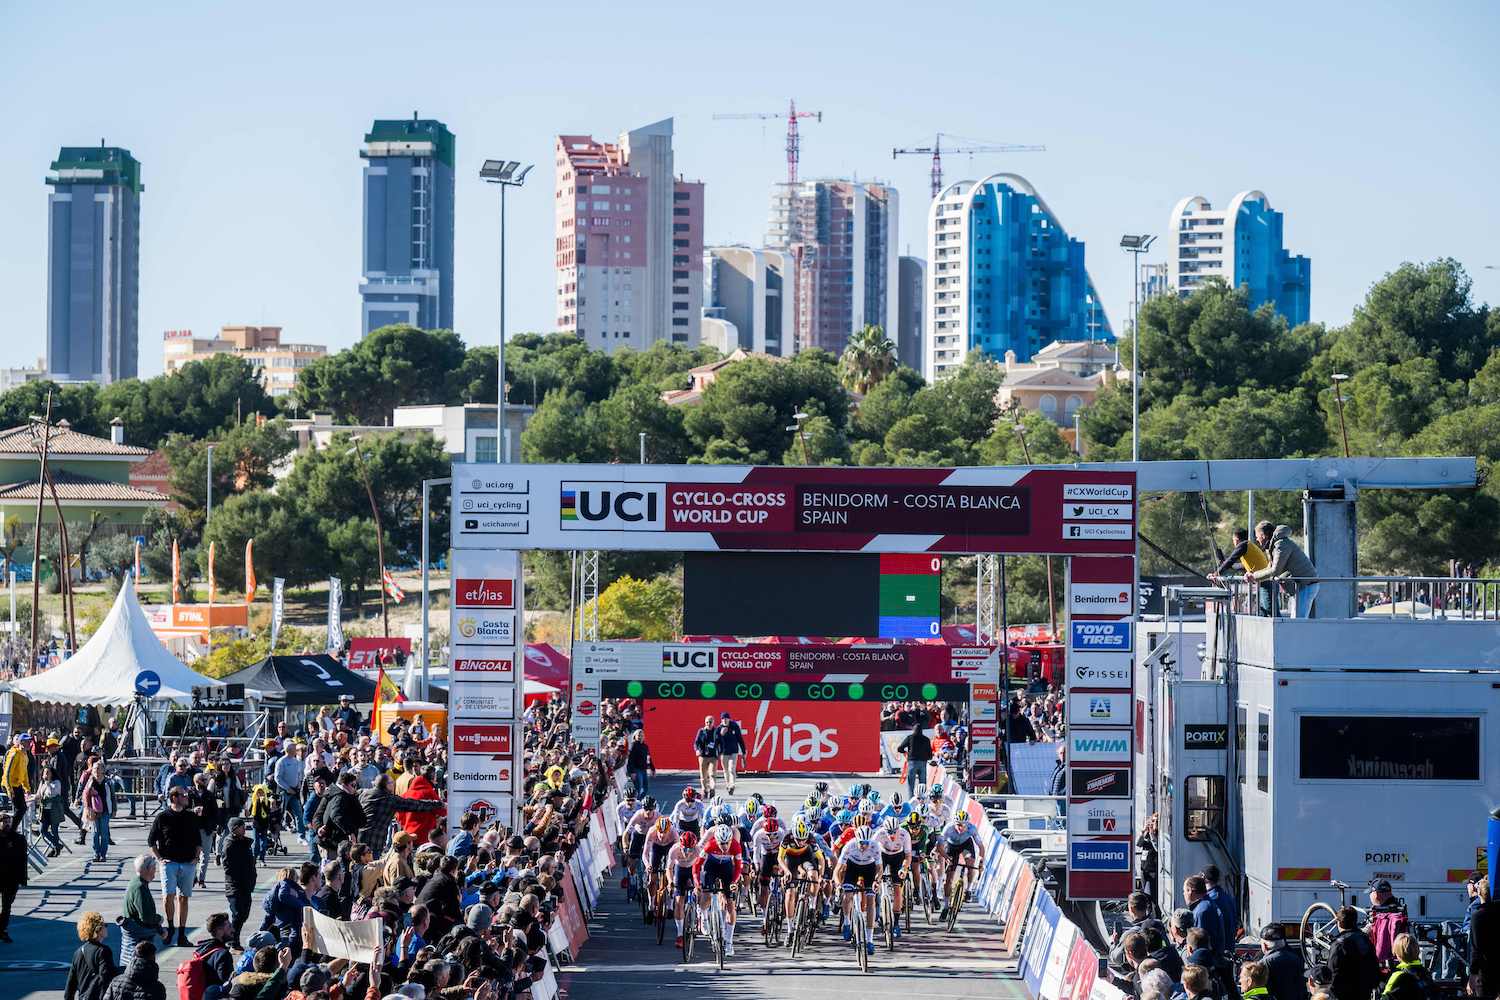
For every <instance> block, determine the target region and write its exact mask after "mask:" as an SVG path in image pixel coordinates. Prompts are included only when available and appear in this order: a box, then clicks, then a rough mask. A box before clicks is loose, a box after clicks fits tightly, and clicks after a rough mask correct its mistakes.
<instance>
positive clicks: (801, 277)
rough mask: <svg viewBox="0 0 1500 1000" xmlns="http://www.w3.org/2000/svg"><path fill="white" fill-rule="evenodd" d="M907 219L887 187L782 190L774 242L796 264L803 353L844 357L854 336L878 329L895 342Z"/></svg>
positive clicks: (819, 183)
mask: <svg viewBox="0 0 1500 1000" xmlns="http://www.w3.org/2000/svg"><path fill="white" fill-rule="evenodd" d="M899 216H900V202H899V200H898V198H897V194H896V189H895V188H893V187H891V186H890V185H887V184H875V183H865V182H862V181H845V180H809V181H798V182H797V183H796V184H795V185H790V184H786V183H781V184H777V185H776V186H775V188H774V189H773V190H772V192H771V225H770V232H769V233H768V234H767V236H766V245H767V246H769V247H773V248H775V249H778V250H786V251H788V252H789V253H791V255H792V257H793V259H794V261H795V262H796V267H795V270H796V279H797V280H796V281H795V282H794V283H793V298H794V299H795V310H796V326H797V338H796V350H799V351H800V350H804V349H806V348H809V347H821V348H823V349H824V350H828V351H832V352H833V353H834V354H840V353H842V352H843V350H844V345H845V344H847V343H848V342H849V335H850V334H852V333H854V332H855V331H857V330H860V329H862V328H863V327H865V326H866V325H871V324H873V325H877V326H879V327H881V328H882V329H884V330H885V333H886V337H887V338H889V339H890V340H892V341H895V339H896V336H897V325H898V324H897V322H896V305H897V303H896V298H897V293H896V286H897V263H896V259H897V257H898V256H899V250H898V249H897V247H898V242H897V235H898V224H897V220H898V219H899Z"/></svg>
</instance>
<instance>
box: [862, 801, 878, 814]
mask: <svg viewBox="0 0 1500 1000" xmlns="http://www.w3.org/2000/svg"><path fill="white" fill-rule="evenodd" d="M859 813H860V815H861V816H873V815H875V803H874V802H872V801H870V800H869V799H866V800H865V801H863V802H861V803H860V804H859Z"/></svg>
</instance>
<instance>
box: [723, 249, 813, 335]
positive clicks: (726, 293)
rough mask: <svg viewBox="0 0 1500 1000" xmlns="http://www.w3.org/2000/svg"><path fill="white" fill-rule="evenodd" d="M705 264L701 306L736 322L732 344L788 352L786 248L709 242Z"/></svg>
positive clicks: (788, 264)
mask: <svg viewBox="0 0 1500 1000" xmlns="http://www.w3.org/2000/svg"><path fill="white" fill-rule="evenodd" d="M703 269H704V283H705V288H704V300H703V301H704V312H705V314H707V315H709V316H711V317H712V318H714V319H718V320H722V321H724V322H726V323H729V324H730V325H731V326H733V327H734V330H735V333H736V335H737V340H736V342H735V345H734V346H736V347H742V348H744V349H745V350H747V351H752V352H754V353H757V354H774V355H778V356H784V355H789V354H791V353H792V321H793V319H794V317H793V314H792V296H791V287H790V284H789V282H790V280H791V277H792V255H791V254H790V253H788V252H786V251H784V250H752V249H751V248H749V247H709V248H708V250H707V252H705V253H704V255H703ZM732 349H733V348H731V350H732Z"/></svg>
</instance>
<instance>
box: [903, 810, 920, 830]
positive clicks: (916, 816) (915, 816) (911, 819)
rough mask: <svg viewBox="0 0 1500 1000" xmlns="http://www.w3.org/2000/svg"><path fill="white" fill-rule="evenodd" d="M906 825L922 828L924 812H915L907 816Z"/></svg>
mask: <svg viewBox="0 0 1500 1000" xmlns="http://www.w3.org/2000/svg"><path fill="white" fill-rule="evenodd" d="M906 825H907V826H908V827H910V828H911V829H913V830H920V829H921V828H922V814H921V813H917V812H914V813H911V814H910V815H908V816H907V817H906Z"/></svg>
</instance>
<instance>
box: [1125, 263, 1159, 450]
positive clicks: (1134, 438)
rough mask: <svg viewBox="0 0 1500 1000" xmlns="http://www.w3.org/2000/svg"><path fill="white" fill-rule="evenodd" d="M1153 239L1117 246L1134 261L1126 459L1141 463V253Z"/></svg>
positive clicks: (1131, 292) (1131, 290)
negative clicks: (1128, 445)
mask: <svg viewBox="0 0 1500 1000" xmlns="http://www.w3.org/2000/svg"><path fill="white" fill-rule="evenodd" d="M1155 242H1156V237H1155V236H1130V235H1126V236H1121V237H1120V247H1121V248H1122V249H1123V250H1124V251H1125V252H1126V253H1128V254H1131V255H1132V256H1133V257H1134V258H1135V280H1134V282H1133V283H1132V284H1131V288H1130V460H1131V461H1132V462H1139V461H1140V460H1141V366H1140V357H1141V254H1143V253H1147V252H1148V251H1150V249H1151V244H1153V243H1155Z"/></svg>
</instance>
